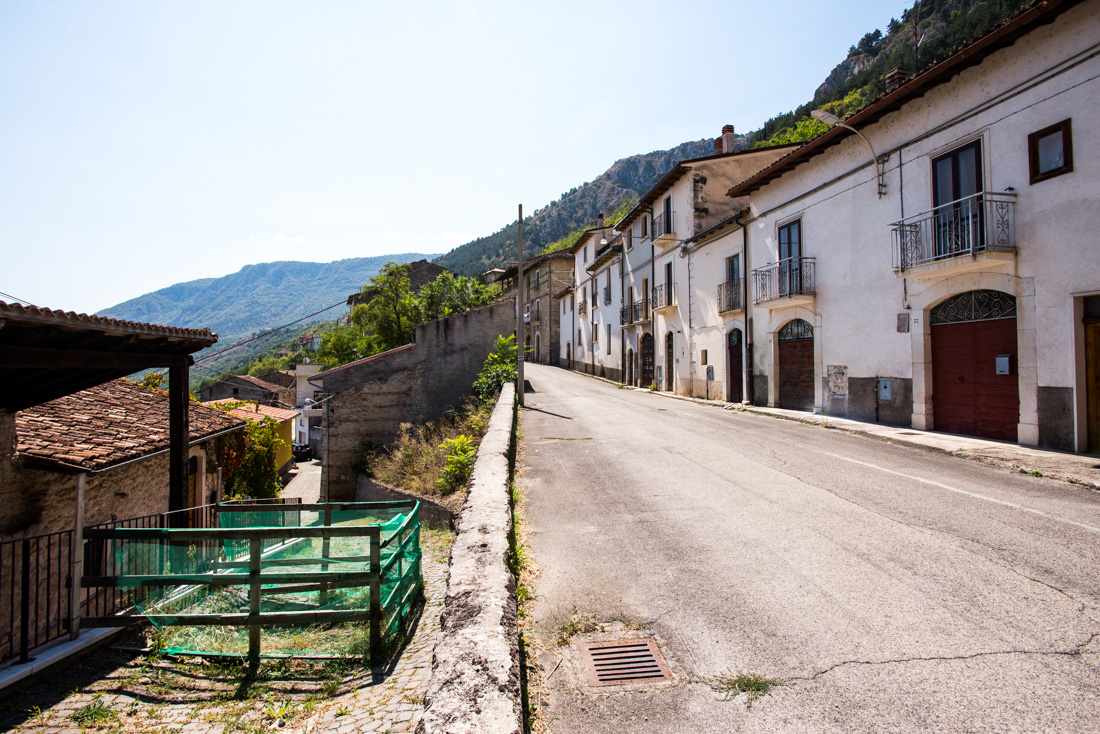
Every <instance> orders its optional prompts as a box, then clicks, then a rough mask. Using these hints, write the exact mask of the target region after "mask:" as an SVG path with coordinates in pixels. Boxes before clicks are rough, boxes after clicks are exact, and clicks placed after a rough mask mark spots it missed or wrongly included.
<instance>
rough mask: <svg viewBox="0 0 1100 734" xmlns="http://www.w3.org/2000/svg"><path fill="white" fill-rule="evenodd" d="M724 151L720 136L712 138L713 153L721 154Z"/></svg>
mask: <svg viewBox="0 0 1100 734" xmlns="http://www.w3.org/2000/svg"><path fill="white" fill-rule="evenodd" d="M724 151H725V146H723V145H722V138H715V139H714V154H715V155H722V153H723V152H724Z"/></svg>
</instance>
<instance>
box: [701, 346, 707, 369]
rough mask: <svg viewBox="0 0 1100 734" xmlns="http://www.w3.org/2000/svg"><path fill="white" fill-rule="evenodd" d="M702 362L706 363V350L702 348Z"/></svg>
mask: <svg viewBox="0 0 1100 734" xmlns="http://www.w3.org/2000/svg"><path fill="white" fill-rule="evenodd" d="M702 363H703V364H704V365H705V364H706V363H707V350H705V349H704V350H703V354H702Z"/></svg>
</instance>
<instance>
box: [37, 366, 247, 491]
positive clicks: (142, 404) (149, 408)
mask: <svg viewBox="0 0 1100 734" xmlns="http://www.w3.org/2000/svg"><path fill="white" fill-rule="evenodd" d="M188 422H189V428H190V434H191V442H195V441H199V440H202V439H203V438H206V437H209V436H212V435H214V434H216V433H221V432H223V431H227V430H232V429H234V428H239V427H241V426H243V425H244V422H243V421H242V420H241V419H239V418H234V417H232V416H229V415H227V414H225V413H223V412H221V411H220V410H215V409H213V408H208V407H206V406H203V405H199V404H197V403H191V404H190V406H189V409H188ZM15 430H16V450H17V452H18V453H19V455H20V456H23V457H26V458H34V459H41V460H44V461H49V462H52V463H57V464H65V465H68V466H75V467H80V468H82V469H87V470H89V471H101V470H103V469H108V468H110V467H111V466H114V465H116V464H121V463H123V462H126V461H130V460H132V459H138V458H141V457H143V456H149V455H152V454H157V453H160V452H162V451H167V450H168V394H167V393H164V392H160V391H158V390H150V389H149V388H147V387H142V386H141V385H138V384H136V383H133V382H130V381H129V380H124V379H118V380H112V381H111V382H106V383H104V384H102V385H97V386H95V387H91V388H88V389H86V390H81V391H80V392H77V393H73V394H72V395H67V396H65V397H63V398H58V399H57V400H51V401H50V402H48V403H43V404H42V405H36V406H34V407H32V408H28V409H26V410H21V411H19V412H18V413H16V414H15Z"/></svg>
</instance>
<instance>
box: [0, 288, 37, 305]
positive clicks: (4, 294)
mask: <svg viewBox="0 0 1100 734" xmlns="http://www.w3.org/2000/svg"><path fill="white" fill-rule="evenodd" d="M0 296H3V297H4V298H10V299H11V300H13V301H19V302H20V303H25V304H27V305H28V306H34V304H33V303H31V302H30V301H27V300H25V299H22V298H19V297H18V296H13V295H12V294H10V293H5V292H4V291H0Z"/></svg>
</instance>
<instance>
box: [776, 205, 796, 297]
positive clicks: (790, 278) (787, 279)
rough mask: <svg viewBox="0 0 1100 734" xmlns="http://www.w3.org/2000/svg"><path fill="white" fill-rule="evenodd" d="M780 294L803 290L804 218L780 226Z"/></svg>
mask: <svg viewBox="0 0 1100 734" xmlns="http://www.w3.org/2000/svg"><path fill="white" fill-rule="evenodd" d="M776 278H777V281H778V282H777V283H776V285H777V287H778V290H779V295H781V296H789V295H791V294H793V293H801V292H802V220H801V219H796V220H794V221H793V222H788V223H787V224H784V225H783V226H782V227H780V228H779V272H778V273H777V275H776Z"/></svg>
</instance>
